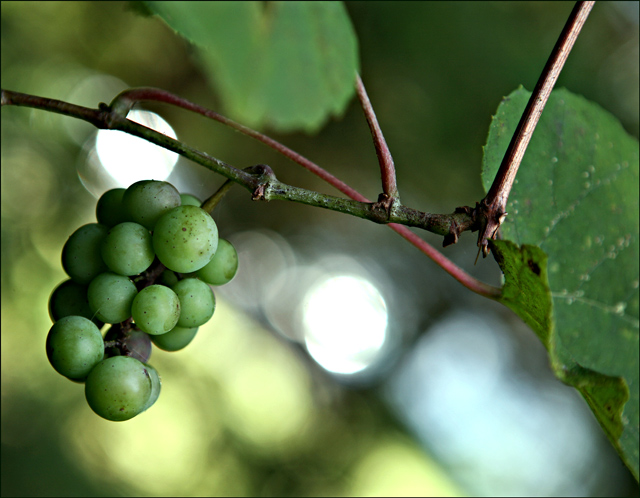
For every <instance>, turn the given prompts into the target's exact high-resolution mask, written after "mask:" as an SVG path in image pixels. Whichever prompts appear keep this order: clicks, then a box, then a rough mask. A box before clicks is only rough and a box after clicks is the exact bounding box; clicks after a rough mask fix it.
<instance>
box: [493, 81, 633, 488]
mask: <svg viewBox="0 0 640 498" xmlns="http://www.w3.org/2000/svg"><path fill="white" fill-rule="evenodd" d="M529 97H530V93H529V92H527V91H525V90H524V89H522V88H521V89H518V90H516V91H515V92H513V93H512V94H511V95H509V96H508V97H506V98H505V99H504V100H503V102H502V103H501V104H500V106H499V108H498V111H497V114H496V116H495V117H494V118H493V121H492V123H491V128H490V131H489V137H488V140H487V145H486V147H485V149H484V160H483V171H482V178H483V183H484V187H485V190H487V191H488V189H489V187H490V186H491V182H492V181H493V178H494V177H495V174H496V172H497V170H498V167H499V166H500V162H501V160H502V157H503V155H504V152H505V150H506V148H507V146H508V144H509V140H510V139H511V135H512V134H513V131H514V130H515V128H516V126H517V124H518V121H519V119H520V116H521V115H522V111H523V110H524V108H525V106H526V103H527V101H528V100H529ZM638 163H639V159H638V142H637V140H636V139H635V138H633V137H630V136H629V135H628V134H627V133H626V132H625V131H624V129H623V128H622V126H621V125H620V123H619V122H618V121H617V120H616V119H615V118H614V117H613V116H611V115H610V114H609V113H607V112H606V111H604V110H603V109H601V108H600V107H598V106H597V105H595V104H593V103H591V102H588V101H587V100H585V99H584V98H582V97H579V96H576V95H572V94H571V93H569V92H568V91H566V90H557V91H554V92H553V93H552V95H551V98H550V99H549V102H548V103H547V106H546V108H545V110H544V112H543V114H542V117H541V119H540V122H539V124H538V126H537V128H536V130H535V132H534V134H533V137H532V140H531V143H530V145H529V148H528V149H527V152H526V154H525V156H524V160H523V162H522V165H521V166H520V170H519V172H518V175H517V179H516V183H515V184H514V187H513V190H512V191H511V194H510V196H509V202H508V205H507V212H508V213H509V215H508V216H507V219H506V221H505V223H504V224H503V226H502V236H503V238H504V239H507V240H503V241H496V242H495V243H493V244H492V249H493V253H494V255H495V257H496V260H497V261H498V263H499V264H500V267H501V268H502V270H503V272H504V276H505V285H504V294H503V297H502V302H503V303H504V304H505V305H506V306H508V307H509V308H511V309H512V310H513V311H515V312H516V313H517V314H518V315H519V316H520V317H521V318H522V319H523V320H524V321H525V322H526V323H527V324H528V325H529V326H530V327H531V328H532V329H533V330H534V331H535V332H536V334H537V335H538V337H539V338H540V340H541V341H542V342H543V344H544V345H545V346H546V348H547V350H548V351H549V357H550V362H551V366H552V368H553V370H554V372H555V374H556V376H557V377H558V378H559V379H561V380H562V381H564V382H566V383H567V384H570V385H572V386H574V387H575V388H576V389H578V390H579V391H580V392H581V393H582V395H583V396H584V398H585V399H586V401H587V403H588V404H589V406H590V407H591V409H592V410H593V412H594V414H595V416H596V418H597V419H598V421H599V422H600V424H601V426H602V427H603V429H604V431H605V432H606V434H607V435H608V437H609V439H610V440H611V442H612V443H613V445H614V446H615V448H616V449H617V451H618V453H619V454H620V456H621V457H622V459H623V460H624V462H625V463H626V464H627V466H628V467H629V468H630V469H631V472H632V473H633V474H634V476H635V477H636V479H638V335H639V334H638V332H639V284H638V280H639V252H640V251H639V244H638V239H639V237H638V225H639V219H638V217H639V215H638V213H639V207H638V199H639V189H638V184H639V174H638V166H639V164H638ZM509 241H512V242H509Z"/></svg>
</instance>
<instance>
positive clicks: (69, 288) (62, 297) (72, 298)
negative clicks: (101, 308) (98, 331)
mask: <svg viewBox="0 0 640 498" xmlns="http://www.w3.org/2000/svg"><path fill="white" fill-rule="evenodd" d="M72 315H74V316H83V317H85V318H88V319H89V320H91V321H93V323H95V324H96V325H97V326H98V328H100V327H102V326H103V325H104V322H102V321H101V320H98V319H97V318H95V317H94V316H93V311H91V307H90V306H89V299H88V298H87V286H86V285H80V284H78V283H76V282H74V281H73V280H65V281H64V282H62V283H61V284H60V285H58V287H56V288H55V289H54V290H53V292H52V293H51V297H50V298H49V316H50V317H51V321H53V322H57V321H58V320H60V319H61V318H64V317H65V316H72Z"/></svg>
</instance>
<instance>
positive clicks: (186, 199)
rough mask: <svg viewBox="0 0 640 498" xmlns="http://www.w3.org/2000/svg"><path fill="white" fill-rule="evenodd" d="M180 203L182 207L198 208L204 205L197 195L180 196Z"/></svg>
mask: <svg viewBox="0 0 640 498" xmlns="http://www.w3.org/2000/svg"><path fill="white" fill-rule="evenodd" d="M180 201H181V202H182V204H181V205H182V206H198V207H200V206H201V205H202V202H200V199H198V198H197V197H196V196H195V195H191V194H180Z"/></svg>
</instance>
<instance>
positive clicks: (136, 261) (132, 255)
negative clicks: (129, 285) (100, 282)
mask: <svg viewBox="0 0 640 498" xmlns="http://www.w3.org/2000/svg"><path fill="white" fill-rule="evenodd" d="M100 252H101V254H102V259H103V261H104V262H105V263H106V265H107V266H108V267H109V269H110V270H111V271H112V272H115V273H118V274H119V275H126V276H131V275H138V274H139V273H142V272H143V271H145V270H146V269H147V268H149V266H151V263H153V259H154V258H155V253H154V252H153V244H152V243H151V235H150V234H149V230H147V229H146V228H145V227H143V226H142V225H139V224H138V223H132V222H125V223H120V224H119V225H116V226H114V227H113V228H111V229H110V230H109V231H108V232H107V236H106V237H105V238H104V240H103V242H102V247H101V251H100Z"/></svg>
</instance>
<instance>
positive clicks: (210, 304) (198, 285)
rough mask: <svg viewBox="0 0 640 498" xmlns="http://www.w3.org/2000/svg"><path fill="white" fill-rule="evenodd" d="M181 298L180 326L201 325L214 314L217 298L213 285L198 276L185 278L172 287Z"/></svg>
mask: <svg viewBox="0 0 640 498" xmlns="http://www.w3.org/2000/svg"><path fill="white" fill-rule="evenodd" d="M171 288H172V289H173V291H174V292H175V293H176V295H177V296H178V299H179V300H180V318H179V319H178V323H177V325H178V326H179V327H187V328H189V327H199V326H200V325H204V324H205V323H207V322H208V321H209V319H210V318H211V317H212V316H213V312H214V310H215V308H216V298H215V296H214V295H213V291H212V290H211V287H209V286H208V285H207V284H205V283H204V282H203V281H201V280H198V279H197V278H185V279H184V280H180V281H179V282H178V283H177V284H175V285H174V286H172V287H171Z"/></svg>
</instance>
